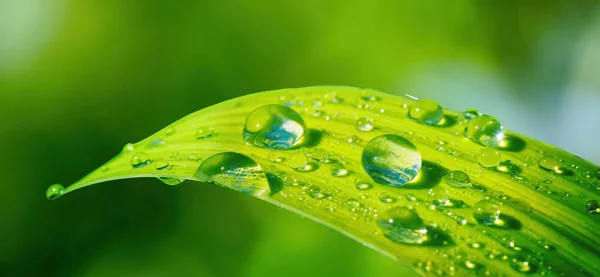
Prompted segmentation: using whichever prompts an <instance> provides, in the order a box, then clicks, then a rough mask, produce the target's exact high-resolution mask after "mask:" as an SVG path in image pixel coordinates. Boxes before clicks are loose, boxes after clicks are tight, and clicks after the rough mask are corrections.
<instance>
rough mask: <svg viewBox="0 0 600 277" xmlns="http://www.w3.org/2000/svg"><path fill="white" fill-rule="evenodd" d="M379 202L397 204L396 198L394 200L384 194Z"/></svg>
mask: <svg viewBox="0 0 600 277" xmlns="http://www.w3.org/2000/svg"><path fill="white" fill-rule="evenodd" d="M379 201H381V202H383V203H394V202H396V198H394V197H392V196H390V195H388V194H384V195H381V197H379Z"/></svg>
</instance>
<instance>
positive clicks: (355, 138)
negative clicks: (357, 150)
mask: <svg viewBox="0 0 600 277" xmlns="http://www.w3.org/2000/svg"><path fill="white" fill-rule="evenodd" d="M347 141H348V143H359V142H360V138H359V137H358V136H356V135H354V136H351V137H349V138H348V140H347Z"/></svg>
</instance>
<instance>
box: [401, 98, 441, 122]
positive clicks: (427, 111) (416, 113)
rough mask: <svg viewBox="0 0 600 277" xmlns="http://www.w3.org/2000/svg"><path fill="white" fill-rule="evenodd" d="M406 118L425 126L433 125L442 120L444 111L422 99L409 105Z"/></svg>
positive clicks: (431, 101)
mask: <svg viewBox="0 0 600 277" xmlns="http://www.w3.org/2000/svg"><path fill="white" fill-rule="evenodd" d="M408 116H409V117H410V118H412V119H413V120H415V121H417V122H419V123H422V124H427V125H434V124H437V123H438V122H440V121H442V119H443V118H444V110H443V109H442V107H441V106H440V104H438V103H437V102H435V101H433V100H428V99H423V100H419V101H417V102H415V103H414V104H412V105H411V107H410V111H409V113H408Z"/></svg>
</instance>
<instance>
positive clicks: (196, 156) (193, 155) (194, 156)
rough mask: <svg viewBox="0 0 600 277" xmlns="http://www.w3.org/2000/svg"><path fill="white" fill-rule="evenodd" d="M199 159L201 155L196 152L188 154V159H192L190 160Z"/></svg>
mask: <svg viewBox="0 0 600 277" xmlns="http://www.w3.org/2000/svg"><path fill="white" fill-rule="evenodd" d="M199 159H200V157H198V155H196V154H194V153H191V154H189V155H188V160H190V161H197V160H199Z"/></svg>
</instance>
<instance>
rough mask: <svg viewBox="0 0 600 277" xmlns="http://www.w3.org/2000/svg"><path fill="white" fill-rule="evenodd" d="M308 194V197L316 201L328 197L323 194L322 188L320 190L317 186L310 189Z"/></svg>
mask: <svg viewBox="0 0 600 277" xmlns="http://www.w3.org/2000/svg"><path fill="white" fill-rule="evenodd" d="M307 194H308V196H310V197H311V198H314V199H323V198H325V197H326V195H325V194H324V193H322V192H321V188H319V187H317V186H310V187H308V191H307Z"/></svg>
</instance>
